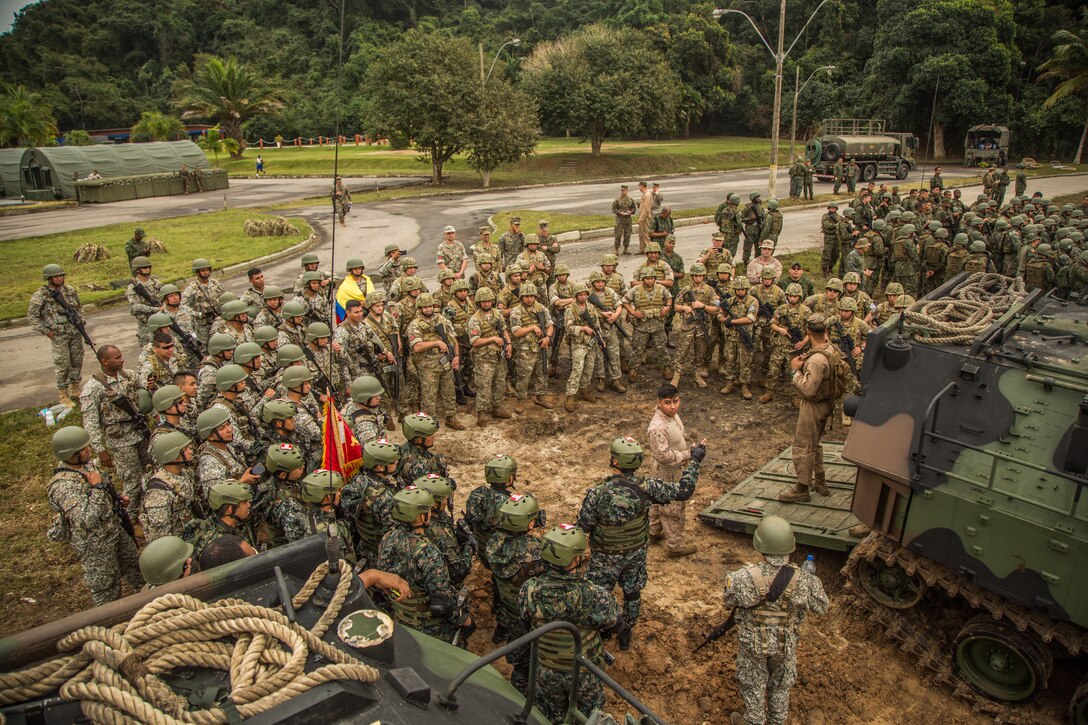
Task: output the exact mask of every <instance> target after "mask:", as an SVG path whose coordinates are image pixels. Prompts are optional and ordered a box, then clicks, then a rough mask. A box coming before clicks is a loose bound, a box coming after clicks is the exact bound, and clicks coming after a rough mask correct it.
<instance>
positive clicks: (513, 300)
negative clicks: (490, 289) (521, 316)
mask: <svg viewBox="0 0 1088 725" xmlns="http://www.w3.org/2000/svg"><path fill="white" fill-rule="evenodd" d="M522 281H523V280H522V274H521V265H520V264H518V263H517V262H514V263H513V264H511V265H510V266H509V267H507V268H506V284H505V285H503V288H502V289H501V290H499V291H498V292H496V293H495V309H497V310H499V312H500V313H502V316H503V317H506V318H509V317H510V313H511V312H513V311H514V308H515V307H517V306H518V305H520V304H521V297H520V294H521V283H522ZM533 286H534V287H535V286H536V285H533Z"/></svg>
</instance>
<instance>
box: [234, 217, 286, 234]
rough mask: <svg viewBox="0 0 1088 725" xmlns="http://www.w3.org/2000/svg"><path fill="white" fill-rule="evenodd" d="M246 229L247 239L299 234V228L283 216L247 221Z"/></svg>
mask: <svg viewBox="0 0 1088 725" xmlns="http://www.w3.org/2000/svg"><path fill="white" fill-rule="evenodd" d="M244 228H245V231H246V236H247V237H290V236H293V235H295V234H298V227H296V226H295V225H294V224H292V223H291V222H289V221H287V217H282V216H277V217H268V218H265V219H246V222H245V225H244Z"/></svg>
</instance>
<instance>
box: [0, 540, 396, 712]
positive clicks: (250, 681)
mask: <svg viewBox="0 0 1088 725" xmlns="http://www.w3.org/2000/svg"><path fill="white" fill-rule="evenodd" d="M328 571H329V565H328V563H327V562H324V563H322V564H321V565H320V566H318V567H317V568H316V569H315V570H314V572H313V573H312V574H311V575H310V577H309V579H307V580H306V583H305V584H304V585H303V587H302V589H301V590H299V592H298V594H296V595H295V597H294V598H293V599H292V604H293V605H294V607H295V608H296V609H298V608H299V607H301V606H302V605H303V604H305V603H306V602H307V601H308V600H309V599H310V597H311V596H313V593H314V592H315V591H316V590H317V587H318V585H319V584H320V583H321V581H322V580H323V579H324V578H325V576H326V574H328ZM352 578H353V574H352V570H351V567H350V566H349V565H348V564H347V563H346V562H344V561H341V562H340V579H339V581H338V582H337V586H336V591H335V593H334V595H333V598H332V601H331V602H330V603H329V606H328V607H327V608H326V609H325V611H324V613H323V614H322V615H321V617H320V618H319V619H318V621H317V622H316V623H315V624H314V626H313V627H312V628H311V629H306V628H304V627H302V626H300V625H298V624H293V623H291V622H289V621H288V620H287V618H286V617H285V616H284V615H283V614H281V613H280V612H278V611H276V610H274V609H269V608H267V607H260V606H257V605H255V604H249V603H247V602H245V601H242V600H240V599H223V600H220V601H218V602H215V603H212V604H206V603H204V602H201V601H200V600H198V599H194V598H193V597H190V596H188V595H185V594H165V595H163V596H161V597H159V598H158V599H155V600H153V601H151V602H149V603H148V604H147V605H145V606H144V607H143V608H142V609H140V611H138V612H137V613H136V614H135V616H134V617H133V618H132V620H130V621H129V622H127V623H121V624H118V625H116V626H114V627H109V628H107V627H99V626H91V627H84V628H83V629H80V630H77V631H75V632H72V633H71V634H69V635H68V636H66V637H64V638H63V639H62V640H60V642H58V643H57V649H58V650H59V651H60V652H63V653H68V654H64V655H63V656H61V657H57V658H56V659H53V660H49V661H48V662H43V663H41V664H38V665H36V666H34V667H31V668H29V669H26V670H21V671H19V672H12V673H8V674H0V705H12V704H16V703H19V702H25V701H27V700H31V699H34V698H37V697H42V696H44V695H46V694H48V693H50V692H52V691H53V690H56V689H57V688H59V690H60V695H61V697H63V698H64V699H66V700H71V701H79V702H80V705H81V708H82V710H83V714H84V715H85V716H86V717H87V718H88V719H90V720H91V721H92V722H94V723H108V724H110V725H114V724H120V723H126V724H127V723H135V722H144V723H154V725H180V724H181V723H201V724H202V725H203V724H209V725H210V724H211V723H227V722H232V721H237V720H238V719H239V718H249V717H253V716H255V715H258V714H260V713H262V712H265V711H267V710H270V709H272V708H273V707H275V706H277V705H280V704H282V703H284V702H287V701H288V700H290V699H292V698H294V697H297V696H298V695H300V694H302V693H303V692H306V691H307V690H309V689H311V688H313V687H316V686H317V685H320V684H323V683H325V682H330V681H334V680H356V681H359V682H374V681H375V680H377V679H378V677H379V674H380V673H379V672H378V671H377V670H375V669H374V668H373V667H370V666H369V665H366V664H363V663H362V662H360V661H358V660H356V659H355V658H354V657H352V656H350V655H348V654H347V653H345V652H344V651H342V650H340V649H338V648H336V647H334V646H332V645H330V644H327V643H325V642H323V641H322V640H321V637H322V636H323V635H324V634H325V632H326V631H327V630H328V628H329V626H330V625H331V624H332V622H333V620H335V619H336V616H337V615H338V614H339V611H340V607H341V606H343V603H344V600H345V599H346V598H347V595H348V593H349V592H350V589H351V584H352ZM311 654H314V655H319V656H321V657H323V658H324V659H326V660H327V661H329V662H330V663H331V664H328V665H324V666H322V667H319V668H318V669H316V670H314V671H313V672H306V671H305V670H306V662H307V659H308V658H309V657H310V655H311ZM180 667H203V668H209V669H217V670H223V671H225V672H228V673H229V674H230V695H229V700H228V701H227V702H224V703H222V704H218V705H215V706H213V707H210V708H208V709H196V710H193V709H190V707H189V702H188V700H187V699H186V698H184V697H181V696H179V695H178V694H177V693H175V692H174V690H173V689H171V688H170V686H169V685H168V684H166V683H165V682H164V681H163V680H162V679H160V678H161V676H162V675H165V674H169V673H170V672H172V671H173V670H174V669H176V668H180Z"/></svg>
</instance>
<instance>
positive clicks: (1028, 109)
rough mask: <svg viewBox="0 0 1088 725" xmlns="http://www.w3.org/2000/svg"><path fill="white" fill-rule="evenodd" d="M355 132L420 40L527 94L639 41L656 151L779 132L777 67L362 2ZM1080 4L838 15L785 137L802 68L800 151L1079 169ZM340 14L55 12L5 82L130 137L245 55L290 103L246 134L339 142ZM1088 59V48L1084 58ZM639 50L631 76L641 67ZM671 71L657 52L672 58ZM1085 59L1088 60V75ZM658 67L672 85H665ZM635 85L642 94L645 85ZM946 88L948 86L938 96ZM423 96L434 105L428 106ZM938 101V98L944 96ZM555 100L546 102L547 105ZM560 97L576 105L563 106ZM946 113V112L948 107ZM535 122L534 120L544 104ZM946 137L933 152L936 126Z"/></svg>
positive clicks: (475, 0)
mask: <svg viewBox="0 0 1088 725" xmlns="http://www.w3.org/2000/svg"><path fill="white" fill-rule="evenodd" d="M345 2H346V6H345V23H344V38H345V43H344V48H343V58H344V67H343V74H342V83H343V88H344V94H343V103H344V106H343V125H342V130H343V131H344V132H345V133H347V134H351V133H355V132H365V131H366V130H367V129H366V128H365V127H364V123H365V122H364V114H365V110H366V107H367V101H368V98H367V95H368V94H367V87H366V85H365V79H366V78H367V72H368V69H369V68H370V67H371V66H373V65H374V64H376V63H379V62H380V61H381V59H382V57H383V53H384V51H385V49H386V48H387V47H388V46H390V44H392V43H395V42H397V41H398V40H400V39H401V38H402V37H403V36H404V34H405V31H406V30H409V29H411V28H418V29H420V30H422V31H429V32H441V33H447V34H451V35H456V36H461V37H462V38H466V39H468V40H469V41H471V43H472V44H473V47H477V44H479V43H482V45H483V48H484V49H485V55H486V59H485V62H486V65H488V66H490V65H491V63H492V61H493V60H494V58H495V57H494V56H493V53H494V52H495V51H496V50H498V49H499V47H500V46H502V45H503V44H504V43H505V42H506V41H507V40H509V39H511V38H515V37H516V38H519V39H520V40H521V43H520V44H518V45H516V46H515V45H509V46H507V47H506V48H505V49H504V50H503V52H502V53H501V54H500V55H499V56H498V66H497V68H496V70H495V73H496V74H499V75H505V77H506V78H507V79H509V80H510V81H511V82H512V83H514V84H515V85H518V84H520V85H522V86H523V88H524V89H525V90H526V91H528V92H529V93H530V95H532V93H533V91H534V89H536V87H537V86H534V85H533V84H532V83H523V80H525V79H523V75H524V76H527V75H531V74H530V73H527V72H526V69H527V65H529V58H530V56H532V55H533V52H534V49H537V47H538V46H541V45H542V44H544V43H546V42H549V41H555V40H557V39H562V38H564V37H566V36H568V35H570V34H571V33H573V32H575V31H576V30H578V29H579V28H581V27H582V26H586V25H589V24H593V23H602V24H604V25H606V26H612V27H613V28H622V29H630V30H632V31H635V32H636V33H637V34H638V35H640V36H641V37H640V38H638V43H639V44H640V47H645V48H646V49H648V51H647V52H656V53H658V54H660V56H661V57H663V58H664V61H665V62H664V64H660V63H658V64H656V65H655V64H653V63H645V64H643V66H644V68H645V70H642V71H640V72H639V73H638V74H630V76H629V80H627V81H625V83H626V85H627V86H628V88H627V90H634V91H640V92H641V93H643V94H647V95H649V96H651V97H659V99H660V103H661V104H667V105H669V106H671V108H670V109H667V112H666V113H665V114H664V115H662V114H657V116H656V117H655V121H654V123H653V124H652V125H649V126H647V133H650V134H653V135H660V136H666V135H686V134H734V135H767V134H768V133H769V132H770V128H769V126H770V119H771V107H772V103H773V94H774V60H773V58H772V56H771V54H770V53H769V52H768V50H767V48H766V47H764V45H763V43H762V42H761V41H760V38H759V36H758V35H757V34H756V33H755V31H754V30H753V29H752V27H751V25H749V23H748V21H747V20H746V19H745V18H744V17H742V16H740V15H737V14H728V15H725V16H724V17H722V18H720V19H715V18H713V17H712V15H711V12H712V10H713V9H714V5H712V4H708V3H692V2H687V1H685V0H550V1H549V2H540V1H539V0H509V1H505V0H504V1H502V2H499V1H498V0H456V1H451V0H345ZM819 5H821V3H820V1H819V0H799V1H797V2H791V3H790V4H789V8H788V17H787V21H786V31H785V38H786V44H787V45H789V44H790V43H791V42H792V41H793V38H794V37H796V36H797V35H798V33H800V32H801V31H802V28H803V26H804V25H805V22H806V20H808V18H809V16H810V14H811V13H812V12H813V10H816V9H817V6H819ZM737 7H739V8H740V9H743V10H744V11H745V12H747V13H749V14H750V15H751V16H752V18H753V20H754V22H755V24H756V25H757V26H759V28H760V29H762V30H763V32H764V33H765V34H766V36H767V37H768V39H770V41H771V43H772V45H773V44H774V42H775V38H776V37H777V32H778V13H779V4H778V3H776V2H769V1H767V0H750V1H748V2H743V3H740V4H738V5H737ZM1081 8H1082V2H1080V1H1078V0H1069V1H1068V2H1053V1H1051V2H1046V1H1044V0H1016V1H1015V2H1013V1H1012V0H917V2H913V3H903V2H899V1H897V0H896V1H893V0H827V1H826V2H824V3H823V4H822V7H820V8H819V10H818V12H817V13H816V15H815V17H814V18H813V19H812V22H811V24H809V25H808V26H807V28H806V29H805V30H804V33H803V34H802V35H801V36H800V37H799V38H798V41H797V43H796V46H795V47H794V48H793V50H792V52H791V53H790V56H789V57H788V58H787V60H786V64H785V70H784V82H783V123H782V132H783V134H784V135H785V136H786V137H787V138H788V136H789V132H790V111H791V106H792V100H793V88H794V78H795V68H797V67H799V68H800V77H801V79H802V82H803V81H804V80H805V79H806V78H808V76H809V74H810V73H811V72H812V71H813V70H814V69H816V68H819V67H820V66H824V65H834V66H836V69H835V71H834V72H833V73H831V74H824V73H820V74H817V75H816V76H815V77H813V79H812V81H811V82H810V83H809V84H808V86H807V87H806V88H805V91H804V93H803V94H802V95H801V97H800V101H799V111H798V118H799V136H801V137H804V136H805V134H806V133H808V132H810V131H812V130H813V129H814V128H815V126H816V125H817V124H818V123H819V120H820V119H821V118H823V117H828V116H854V117H880V118H887V119H889V121H891V123H892V125H893V126H895V127H896V128H897V129H902V130H910V131H914V132H915V133H916V134H917V135H918V136H919V137H920V138H921V139H922V142H923V143H924V144H927V145H928V144H929V143H930V142H931V141H932V142H934V143H936V144H938V145H940V144H942V143H943V145H944V147H945V150H946V152H947V153H948V154H949V155H957V154H958V153H960V149H961V143H962V138H963V133H964V131H965V129H966V128H967V127H968V126H969V125H972V124H974V123H980V122H994V123H1005V124H1007V125H1009V126H1010V127H1011V128H1012V130H1013V146H1014V150H1013V154H1014V157H1015V155H1017V154H1028V155H1033V156H1036V157H1038V158H1044V159H1050V158H1065V159H1067V160H1068V158H1069V157H1071V156H1072V155H1073V152H1074V151H1075V149H1076V147H1077V145H1078V142H1079V141H1080V138H1081V134H1082V129H1083V128H1084V125H1085V116H1086V110H1088V89H1081V90H1080V91H1078V92H1075V93H1071V94H1069V95H1068V96H1067V97H1066V98H1065V99H1064V100H1061V101H1060V102H1058V103H1056V104H1053V105H1052V106H1051V107H1050V108H1044V103H1043V102H1044V100H1045V99H1046V98H1047V97H1048V96H1050V95H1051V94H1052V93H1053V91H1054V89H1055V87H1056V86H1057V84H1058V83H1059V82H1060V79H1052V78H1045V77H1044V78H1040V76H1041V75H1043V73H1042V71H1041V70H1040V68H1039V66H1040V65H1041V64H1043V63H1044V62H1045V61H1047V60H1048V59H1049V58H1050V57H1051V56H1052V54H1053V48H1054V41H1053V35H1054V33H1055V31H1058V30H1061V29H1065V30H1071V31H1074V32H1077V33H1079V37H1080V38H1081V39H1083V38H1084V37H1085V35H1084V30H1085V25H1086V23H1088V19H1086V18H1088V15H1085V14H1084V13H1083V12H1082V10H1081ZM339 22H340V9H339V7H338V6H337V3H336V0H292V1H290V2H274V1H273V0H144V1H143V2H119V1H117V0H41V2H38V3H36V4H34V5H30V6H28V7H26V8H25V9H23V10H22V11H20V12H19V13H18V14H17V16H16V21H15V24H14V27H13V29H12V31H11V32H9V33H6V34H4V35H0V81H3V82H7V83H12V84H22V85H24V86H26V87H27V89H28V90H30V91H37V92H40V93H41V97H42V98H43V99H45V100H46V101H47V102H48V103H49V105H51V107H52V111H53V115H54V117H55V118H56V121H57V127H58V128H59V129H60V130H61V131H68V130H71V129H93V128H105V127H129V126H132V125H133V124H134V123H136V122H137V121H138V120H139V119H140V116H141V112H144V111H162V112H167V113H171V114H175V115H176V114H177V112H178V110H179V106H178V100H179V96H180V94H181V93H182V91H180V90H179V89H182V88H184V87H186V85H187V84H188V86H189V88H191V87H192V80H193V74H194V68H195V67H196V65H197V62H198V59H199V58H201V57H202V56H207V55H211V56H218V57H221V58H231V57H233V58H235V59H237V61H238V62H239V63H240V64H241V65H243V66H245V67H246V68H248V69H249V70H250V71H252V72H253V73H254V74H255V75H257V76H258V77H260V78H262V79H263V80H264V82H266V83H267V84H268V85H269V86H270V87H274V88H277V89H279V90H280V91H282V96H283V100H284V103H283V104H282V108H279V110H278V111H276V112H273V113H263V114H259V115H257V116H256V117H254V118H253V119H251V120H249V121H248V122H247V123H246V125H245V127H244V132H245V137H246V138H247V139H256V138H257V137H263V138H265V139H271V138H273V137H274V136H275V135H277V134H280V135H282V136H284V137H287V138H292V137H294V136H296V135H302V136H312V135H329V134H331V133H332V132H333V130H334V128H335V117H336V101H335V98H336V85H337V54H338V49H339V48H338V46H339V42H338V40H339V32H340V28H339ZM1082 50H1083V47H1082ZM629 57H630V55H629V54H628V55H627V56H625V57H624V58H619V59H617V61H616V62H617V63H626V62H628V58H629ZM655 57H656V56H655ZM1082 62H1083V61H1082ZM655 69H657V70H655ZM632 86H633V88H632ZM935 86H936V88H935ZM427 90H428V89H427V88H426V87H425V85H424V87H420V88H419V89H418V92H419V93H421V94H425V93H427ZM934 90H936V93H934ZM538 93H540V92H538ZM555 96H556V94H554V93H551V94H547V95H546V97H541V96H540V95H539V94H538V95H537V96H535V97H534V98H535V101H536V105H537V106H538V107H539V110H540V124H541V127H542V129H543V131H544V132H545V133H549V134H561V133H563V132H564V131H565V130H568V129H567V128H563V127H561V125H562V124H563V123H564V122H565V120H564V119H565V118H566V116H567V114H564V113H557V112H555V111H556V110H557V109H556V108H555V106H556V103H562V101H556V100H555ZM561 97H562V96H561V95H560V96H559V98H561ZM934 103H935V106H934ZM529 108H530V112H532V108H531V106H530V107H529ZM933 110H935V119H936V130H935V133H934V134H933V136H934V138H933V139H930V133H929V122H930V113H931V111H933Z"/></svg>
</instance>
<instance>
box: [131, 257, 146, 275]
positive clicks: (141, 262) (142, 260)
mask: <svg viewBox="0 0 1088 725" xmlns="http://www.w3.org/2000/svg"><path fill="white" fill-rule="evenodd" d="M150 266H151V260H150V259H149V258H147V257H145V256H143V255H140V256H138V257H133V258H132V261H130V262H129V263H128V268H129V269H131V270H132V271H133V272H135V271H136V270H138V269H140V268H141V267H150Z"/></svg>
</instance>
